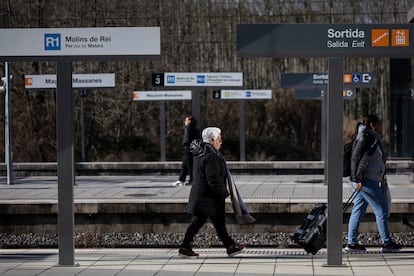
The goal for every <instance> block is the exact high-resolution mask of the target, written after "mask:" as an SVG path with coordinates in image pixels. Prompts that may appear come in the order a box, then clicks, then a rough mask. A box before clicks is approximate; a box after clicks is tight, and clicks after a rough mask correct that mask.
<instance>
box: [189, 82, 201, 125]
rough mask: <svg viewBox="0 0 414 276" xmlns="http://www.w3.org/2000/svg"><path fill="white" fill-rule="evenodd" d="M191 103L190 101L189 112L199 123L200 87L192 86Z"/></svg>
mask: <svg viewBox="0 0 414 276" xmlns="http://www.w3.org/2000/svg"><path fill="white" fill-rule="evenodd" d="M191 99H192V101H191V103H192V107H191V109H192V110H191V113H192V115H193V117H194V118H195V119H196V120H197V121H198V122H199V123H200V124H201V122H200V119H201V89H200V88H194V89H193V91H192V96H191Z"/></svg>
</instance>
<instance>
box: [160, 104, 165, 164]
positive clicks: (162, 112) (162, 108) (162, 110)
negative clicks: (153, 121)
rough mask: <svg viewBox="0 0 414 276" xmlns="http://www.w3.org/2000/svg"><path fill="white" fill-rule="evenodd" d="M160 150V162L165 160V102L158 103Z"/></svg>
mask: <svg viewBox="0 0 414 276" xmlns="http://www.w3.org/2000/svg"><path fill="white" fill-rule="evenodd" d="M160 149H161V157H160V158H161V161H165V160H166V154H165V153H166V147H165V101H160Z"/></svg>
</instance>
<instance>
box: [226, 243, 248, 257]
mask: <svg viewBox="0 0 414 276" xmlns="http://www.w3.org/2000/svg"><path fill="white" fill-rule="evenodd" d="M245 248H246V246H245V245H239V244H233V245H230V246H229V247H227V255H228V256H229V257H234V256H236V255H237V254H240V253H241V252H242V251H243V249H245Z"/></svg>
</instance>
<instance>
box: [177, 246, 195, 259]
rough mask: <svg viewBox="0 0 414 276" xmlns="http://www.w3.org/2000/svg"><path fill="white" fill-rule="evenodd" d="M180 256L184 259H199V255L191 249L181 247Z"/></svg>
mask: <svg viewBox="0 0 414 276" xmlns="http://www.w3.org/2000/svg"><path fill="white" fill-rule="evenodd" d="M178 255H179V256H181V257H184V258H198V256H199V254H198V253H195V252H194V251H193V250H192V249H191V248H184V247H180V249H178Z"/></svg>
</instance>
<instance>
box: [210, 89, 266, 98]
mask: <svg viewBox="0 0 414 276" xmlns="http://www.w3.org/2000/svg"><path fill="white" fill-rule="evenodd" d="M213 99H216V100H270V99H272V90H265V89H250V90H215V91H213Z"/></svg>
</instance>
